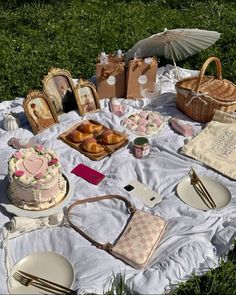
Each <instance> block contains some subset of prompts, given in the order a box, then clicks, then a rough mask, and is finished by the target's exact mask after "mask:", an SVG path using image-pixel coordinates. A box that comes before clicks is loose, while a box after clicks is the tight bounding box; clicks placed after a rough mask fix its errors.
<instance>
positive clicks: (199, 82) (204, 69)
mask: <svg viewBox="0 0 236 295" xmlns="http://www.w3.org/2000/svg"><path fill="white" fill-rule="evenodd" d="M212 61H214V62H215V63H216V71H217V79H219V80H222V66H221V62H220V60H219V58H218V57H216V56H211V57H209V58H208V59H207V60H206V61H205V62H204V64H203V65H202V68H201V71H200V73H199V76H198V80H197V83H196V85H195V88H194V92H196V93H198V90H199V88H200V85H201V82H202V78H203V76H204V74H205V71H206V69H207V67H208V65H209V64H210V63H211V62H212Z"/></svg>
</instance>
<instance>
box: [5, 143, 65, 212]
mask: <svg viewBox="0 0 236 295" xmlns="http://www.w3.org/2000/svg"><path fill="white" fill-rule="evenodd" d="M8 177H9V182H10V185H9V188H8V196H9V198H10V200H11V201H12V203H13V204H14V205H16V206H18V207H20V208H24V209H28V210H42V209H47V208H49V207H52V206H54V205H55V204H56V203H58V202H60V201H61V200H62V199H63V198H64V196H65V194H66V181H65V179H64V177H63V176H62V173H61V166H60V163H59V159H58V157H57V156H56V154H55V153H54V152H53V151H49V150H46V149H45V148H44V147H43V146H42V145H39V144H35V145H33V146H32V147H29V148H25V149H20V150H19V151H17V152H15V153H14V154H13V155H12V156H11V158H10V160H9V162H8Z"/></svg>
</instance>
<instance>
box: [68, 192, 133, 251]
mask: <svg viewBox="0 0 236 295" xmlns="http://www.w3.org/2000/svg"><path fill="white" fill-rule="evenodd" d="M107 199H118V200H122V201H124V202H125V204H126V207H127V208H128V210H129V211H130V214H134V212H135V211H136V209H135V208H134V207H133V206H132V204H131V203H130V202H129V201H128V200H127V199H126V198H124V197H121V196H118V195H105V196H101V197H93V198H88V199H84V200H78V201H75V202H74V203H72V204H71V205H70V206H69V207H68V209H67V211H66V217H67V221H68V223H69V224H70V226H71V227H72V228H73V229H74V230H76V231H77V232H78V233H80V234H81V235H82V236H83V237H84V238H85V239H87V240H88V241H90V242H91V243H92V244H93V245H94V246H96V247H97V248H99V249H103V250H106V251H110V250H111V249H112V247H113V245H112V244H111V243H106V244H101V243H98V242H97V241H95V240H94V239H92V238H91V237H90V236H89V235H87V234H86V233H85V232H84V231H82V230H81V229H80V228H79V227H77V226H76V225H74V224H73V222H72V221H71V219H70V212H71V210H72V209H73V208H74V207H75V206H77V205H80V204H84V203H93V202H97V201H101V200H107Z"/></svg>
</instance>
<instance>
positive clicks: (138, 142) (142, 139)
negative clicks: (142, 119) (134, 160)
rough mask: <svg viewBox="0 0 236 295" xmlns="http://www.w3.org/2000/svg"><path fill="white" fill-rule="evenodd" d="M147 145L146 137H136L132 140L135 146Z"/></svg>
mask: <svg viewBox="0 0 236 295" xmlns="http://www.w3.org/2000/svg"><path fill="white" fill-rule="evenodd" d="M147 143H148V139H147V138H146V137H137V138H135V140H134V144H135V145H144V144H147Z"/></svg>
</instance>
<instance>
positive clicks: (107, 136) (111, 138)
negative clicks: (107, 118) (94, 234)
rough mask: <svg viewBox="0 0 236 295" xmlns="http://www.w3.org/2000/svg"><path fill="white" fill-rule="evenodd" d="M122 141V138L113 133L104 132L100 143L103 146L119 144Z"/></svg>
mask: <svg viewBox="0 0 236 295" xmlns="http://www.w3.org/2000/svg"><path fill="white" fill-rule="evenodd" d="M123 139H124V136H122V135H119V134H116V133H113V132H104V133H103V135H102V142H103V143H105V144H115V143H119V142H121V141H122V140H123Z"/></svg>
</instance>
